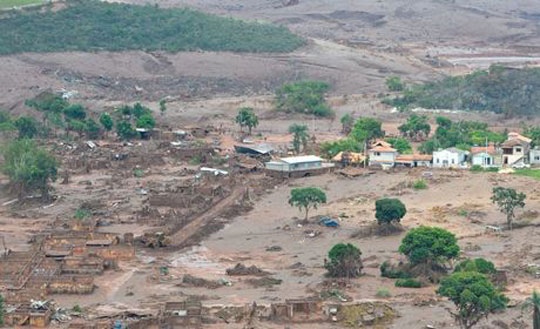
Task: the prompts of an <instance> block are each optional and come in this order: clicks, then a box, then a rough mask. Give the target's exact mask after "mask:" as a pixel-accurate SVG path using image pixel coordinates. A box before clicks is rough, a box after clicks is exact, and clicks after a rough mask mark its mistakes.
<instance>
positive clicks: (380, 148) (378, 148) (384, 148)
mask: <svg viewBox="0 0 540 329" xmlns="http://www.w3.org/2000/svg"><path fill="white" fill-rule="evenodd" d="M369 151H370V152H392V153H393V152H397V150H396V149H394V148H391V147H390V146H376V147H374V148H372V149H371V150H369Z"/></svg>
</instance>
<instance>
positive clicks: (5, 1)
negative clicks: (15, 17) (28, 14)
mask: <svg viewBox="0 0 540 329" xmlns="http://www.w3.org/2000/svg"><path fill="white" fill-rule="evenodd" d="M42 3H43V0H0V9H9V8H13V7H22V6H28V5H39V4H42Z"/></svg>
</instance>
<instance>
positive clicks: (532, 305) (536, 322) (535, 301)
mask: <svg viewBox="0 0 540 329" xmlns="http://www.w3.org/2000/svg"><path fill="white" fill-rule="evenodd" d="M521 307H522V310H530V309H532V310H533V329H540V294H539V293H538V292H537V291H536V290H534V291H533V293H532V295H531V297H529V298H527V300H526V301H525V303H523V305H522V306H521Z"/></svg>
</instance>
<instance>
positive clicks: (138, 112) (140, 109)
mask: <svg viewBox="0 0 540 329" xmlns="http://www.w3.org/2000/svg"><path fill="white" fill-rule="evenodd" d="M131 113H132V114H133V115H134V116H135V118H137V119H138V118H140V117H142V116H143V115H147V114H150V115H151V114H152V111H151V110H150V109H149V108H148V107H146V106H143V105H142V104H141V103H135V105H133V107H132V109H131Z"/></svg>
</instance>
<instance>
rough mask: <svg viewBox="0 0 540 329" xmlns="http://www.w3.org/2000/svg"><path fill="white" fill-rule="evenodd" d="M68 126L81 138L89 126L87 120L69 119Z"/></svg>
mask: <svg viewBox="0 0 540 329" xmlns="http://www.w3.org/2000/svg"><path fill="white" fill-rule="evenodd" d="M68 128H69V130H71V131H74V132H76V133H77V134H79V138H82V137H83V135H84V134H85V133H86V132H87V129H88V127H87V126H86V122H85V121H83V120H69V121H68Z"/></svg>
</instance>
